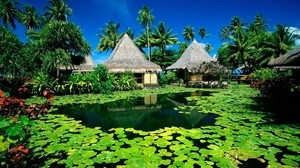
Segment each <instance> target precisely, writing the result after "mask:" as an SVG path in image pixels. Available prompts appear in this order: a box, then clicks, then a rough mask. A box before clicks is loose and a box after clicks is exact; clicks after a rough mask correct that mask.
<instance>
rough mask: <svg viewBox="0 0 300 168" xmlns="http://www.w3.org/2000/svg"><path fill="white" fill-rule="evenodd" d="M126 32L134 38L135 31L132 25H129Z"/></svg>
mask: <svg viewBox="0 0 300 168" xmlns="http://www.w3.org/2000/svg"><path fill="white" fill-rule="evenodd" d="M126 34H127V35H128V36H129V37H130V38H131V39H133V36H134V32H133V30H132V29H131V28H130V27H127V29H126Z"/></svg>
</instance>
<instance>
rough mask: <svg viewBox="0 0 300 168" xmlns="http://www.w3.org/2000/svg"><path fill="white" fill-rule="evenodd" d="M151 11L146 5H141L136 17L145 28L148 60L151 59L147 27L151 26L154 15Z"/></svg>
mask: <svg viewBox="0 0 300 168" xmlns="http://www.w3.org/2000/svg"><path fill="white" fill-rule="evenodd" d="M151 12H152V10H150V9H149V8H148V7H147V6H143V7H142V9H141V10H139V16H138V18H137V20H138V21H139V22H140V23H141V24H142V26H143V27H144V28H146V32H147V41H148V42H147V47H148V55H149V61H150V59H151V52H150V36H149V27H150V26H152V23H153V21H154V16H153V15H152V14H151Z"/></svg>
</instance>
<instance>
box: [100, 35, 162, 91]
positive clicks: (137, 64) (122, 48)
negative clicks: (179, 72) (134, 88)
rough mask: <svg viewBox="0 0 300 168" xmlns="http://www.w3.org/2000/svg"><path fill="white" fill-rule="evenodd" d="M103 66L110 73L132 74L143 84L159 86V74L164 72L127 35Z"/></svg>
mask: <svg viewBox="0 0 300 168" xmlns="http://www.w3.org/2000/svg"><path fill="white" fill-rule="evenodd" d="M102 64H103V65H104V66H106V67H107V69H108V72H109V73H123V72H126V71H130V72H132V73H133V74H134V76H135V78H136V81H137V82H138V83H141V84H153V85H157V83H158V81H157V73H158V72H161V71H162V69H161V67H160V66H159V65H157V64H155V63H153V62H151V61H148V60H147V59H146V57H145V56H144V54H143V53H142V52H141V51H140V49H139V48H138V47H137V46H136V45H135V44H134V42H133V41H132V39H131V38H130V37H129V36H128V35H127V34H126V33H125V34H124V35H123V37H122V38H121V39H120V41H119V42H118V44H117V45H116V47H115V49H114V50H113V52H112V53H111V55H110V57H109V58H108V60H107V61H106V62H104V63H102Z"/></svg>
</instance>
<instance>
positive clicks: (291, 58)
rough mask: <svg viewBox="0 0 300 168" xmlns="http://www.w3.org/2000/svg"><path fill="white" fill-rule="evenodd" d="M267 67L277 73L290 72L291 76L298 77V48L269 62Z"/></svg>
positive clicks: (299, 75) (299, 49)
mask: <svg viewBox="0 0 300 168" xmlns="http://www.w3.org/2000/svg"><path fill="white" fill-rule="evenodd" d="M268 66H270V67H273V68H274V69H276V70H279V71H287V70H290V71H291V72H292V75H293V76H297V77H300V47H298V48H295V49H292V50H291V51H289V52H287V53H285V54H284V55H281V56H280V57H277V58H275V59H272V60H270V61H269V63H268Z"/></svg>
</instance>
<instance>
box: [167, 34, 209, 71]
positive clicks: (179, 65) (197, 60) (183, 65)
mask: <svg viewBox="0 0 300 168" xmlns="http://www.w3.org/2000/svg"><path fill="white" fill-rule="evenodd" d="M212 60H213V59H212V58H211V57H210V56H209V54H208V53H207V52H206V51H205V50H204V49H203V47H202V46H201V44H200V43H198V42H197V41H196V40H194V41H193V42H192V43H191V44H190V45H189V46H188V48H187V49H186V50H185V51H184V52H183V54H182V55H181V57H180V58H179V59H178V60H177V61H176V62H175V63H174V64H172V65H171V66H169V67H167V68H166V69H167V70H172V69H187V70H188V71H189V72H192V71H195V70H196V71H198V69H199V67H200V65H201V64H202V63H204V62H211V61H212Z"/></svg>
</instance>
